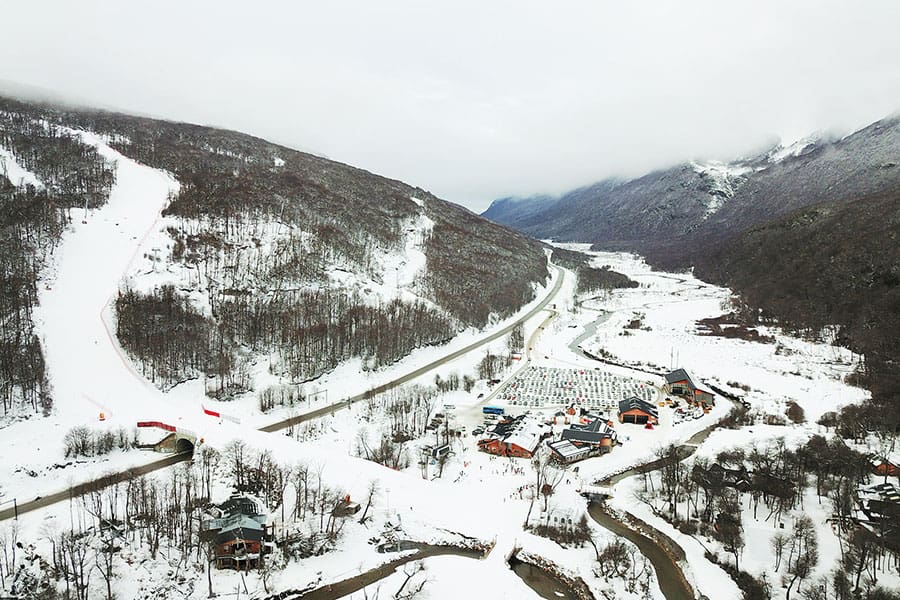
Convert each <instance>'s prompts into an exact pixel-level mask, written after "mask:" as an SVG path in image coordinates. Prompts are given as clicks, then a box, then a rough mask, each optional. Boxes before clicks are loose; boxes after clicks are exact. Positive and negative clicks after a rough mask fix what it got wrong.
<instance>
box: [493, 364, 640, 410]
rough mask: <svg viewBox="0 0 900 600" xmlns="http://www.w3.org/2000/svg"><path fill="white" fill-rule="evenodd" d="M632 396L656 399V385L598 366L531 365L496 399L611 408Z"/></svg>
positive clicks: (540, 405) (531, 404) (530, 405)
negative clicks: (604, 369)
mask: <svg viewBox="0 0 900 600" xmlns="http://www.w3.org/2000/svg"><path fill="white" fill-rule="evenodd" d="M631 396H637V397H638V398H641V399H643V400H646V401H648V402H655V401H656V400H657V388H656V387H655V386H654V385H653V384H652V383H650V382H647V381H642V380H639V379H635V378H632V377H623V376H621V375H616V374H614V373H610V372H608V371H603V370H599V369H578V368H573V369H560V368H554V367H538V366H530V367H528V368H527V369H525V370H524V371H522V372H521V373H519V374H518V375H517V376H516V377H515V379H513V380H512V381H511V382H510V383H509V385H507V386H506V388H505V389H504V390H503V391H502V392H500V394H499V395H498V396H497V400H498V401H499V402H501V403H506V404H508V405H509V406H521V407H528V408H544V407H553V406H569V405H572V404H574V405H575V406H578V407H584V408H593V409H598V410H607V411H612V410H616V409H617V408H618V405H619V401H620V400H624V399H625V398H628V397H631Z"/></svg>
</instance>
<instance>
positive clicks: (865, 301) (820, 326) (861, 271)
mask: <svg viewBox="0 0 900 600" xmlns="http://www.w3.org/2000/svg"><path fill="white" fill-rule="evenodd" d="M695 265H696V269H695V273H696V274H697V275H699V276H700V277H702V278H704V279H707V280H711V281H717V282H723V283H725V284H727V285H729V286H731V287H732V288H733V289H735V290H738V291H739V292H740V294H741V300H742V301H743V302H744V303H746V305H747V307H748V308H749V310H745V311H743V312H744V314H745V315H757V314H759V311H760V310H762V311H764V312H763V313H762V315H763V317H766V316H776V317H777V318H778V321H779V322H780V323H781V324H782V325H784V326H787V327H793V328H796V329H798V330H800V331H804V332H821V331H823V330H828V329H830V328H831V327H832V326H837V331H835V332H834V336H835V339H836V341H838V342H839V343H841V344H843V345H847V346H850V347H851V348H854V349H855V350H856V351H857V352H859V353H861V354H864V355H865V358H866V366H867V371H866V373H864V375H865V376H866V377H867V380H866V381H865V383H866V384H867V387H869V389H870V390H871V391H872V392H873V397H874V399H875V400H876V401H877V402H879V403H880V404H881V405H882V406H884V407H885V409H886V410H885V411H883V412H882V413H880V417H879V418H881V419H884V420H886V421H887V422H891V421H890V419H893V423H895V424H897V423H900V391H898V390H900V377H898V369H897V367H898V365H900V186H898V187H897V188H896V189H894V190H893V191H890V192H886V193H882V194H876V195H870V196H865V197H862V198H856V199H854V200H853V201H845V202H829V203H821V204H817V205H815V206H813V207H809V208H806V209H803V210H801V211H798V212H796V213H794V214H792V215H789V216H787V217H783V218H781V219H777V220H775V221H772V222H770V223H766V224H764V225H759V226H756V227H753V228H751V229H749V230H747V231H746V232H744V233H743V234H741V235H739V236H737V237H735V238H733V239H730V240H727V241H726V242H724V243H723V244H722V245H721V247H719V248H717V249H716V250H715V251H713V252H711V253H709V254H707V255H705V256H702V257H698V258H697V259H696V261H695Z"/></svg>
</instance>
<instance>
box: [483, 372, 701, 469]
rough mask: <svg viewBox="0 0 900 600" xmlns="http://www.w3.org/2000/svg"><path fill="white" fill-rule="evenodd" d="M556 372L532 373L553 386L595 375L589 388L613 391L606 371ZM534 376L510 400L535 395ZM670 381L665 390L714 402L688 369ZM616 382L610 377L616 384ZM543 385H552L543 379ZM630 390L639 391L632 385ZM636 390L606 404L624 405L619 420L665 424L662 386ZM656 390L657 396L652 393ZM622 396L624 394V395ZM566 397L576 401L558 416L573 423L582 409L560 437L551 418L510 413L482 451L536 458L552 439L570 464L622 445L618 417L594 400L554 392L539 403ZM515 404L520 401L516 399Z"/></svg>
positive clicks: (554, 450) (554, 451) (697, 402)
mask: <svg viewBox="0 0 900 600" xmlns="http://www.w3.org/2000/svg"><path fill="white" fill-rule="evenodd" d="M555 371H559V373H556V372H553V373H550V372H549V371H548V370H547V369H544V370H543V371H542V370H538V369H532V370H531V371H529V372H528V373H527V376H528V378H532V379H533V378H541V379H542V380H543V379H544V378H547V379H548V381H549V383H550V384H554V382H555V378H562V379H561V380H565V381H567V382H568V381H569V379H566V378H567V377H568V378H573V379H574V378H577V377H585V376H586V375H589V377H585V379H586V384H587V387H588V390H589V391H593V388H592V386H593V385H594V384H593V382H594V381H596V382H599V383H598V384H597V385H598V388H602V389H603V391H604V392H606V391H607V388H606V387H604V386H603V384H604V383H605V382H606V379H604V377H603V375H602V372H597V373H594V372H592V371H587V372H585V371H573V372H572V373H569V372H568V370H566V371H565V372H563V371H564V370H562V369H557V370H555ZM528 378H524V379H523V380H522V381H519V380H517V383H518V384H519V385H520V386H522V387H524V389H521V388H518V389H517V388H513V390H512V391H511V392H510V397H509V398H508V399H510V400H515V399H521V397H519V398H515V397H514V396H515V394H516V393H518V394H522V393H523V392H524V391H526V390H527V391H528V392H529V393H533V392H534V391H535V388H537V387H538V386H537V385H535V384H533V383H529V379H528ZM665 379H666V383H665V386H664V387H663V390H662V391H663V392H664V393H666V394H671V395H676V396H681V397H682V398H684V399H685V401H686V402H687V403H688V404H690V405H693V406H702V407H704V409H705V410H708V408H709V407H711V406H712V404H713V394H712V393H710V392H707V391H705V390H703V389H701V388H699V387H698V386H697V385H696V384H695V383H694V381H693V380H692V379H691V376H690V375H688V373H687V371H685V370H684V369H677V370H675V371H672V372H671V373H668V374H666V376H665ZM612 381H613V380H610V382H612ZM542 385H546V384H544V383H543V382H542ZM607 385H612V387H614V388H615V387H617V386H618V383H607ZM629 385H630V384H629ZM629 390H630V391H633V390H631V388H629ZM634 390H639V391H640V393H637V394H635V393H631V394H628V395H627V396H626V397H625V399H624V400H620V401H619V402H618V404H617V405H616V404H609V406H603V407H602V408H605V409H607V410H608V411H610V412H611V411H613V410H616V409H618V410H617V414H618V419H619V423H627V424H634V425H643V426H644V427H645V428H647V429H652V428H653V427H654V426H656V425H659V409H658V405H657V404H656V403H655V402H654V401H653V398H652V396H653V395H655V394H656V392H657V390H656V388H653V387H652V386H651V385H650V384H647V385H646V387H642V386H641V385H639V384H638V383H637V382H635V383H634ZM651 390H652V394H651V393H650V392H651ZM584 392H585V390H579V393H584ZM585 395H587V394H585ZM619 397H620V398H621V397H622V396H619ZM529 398H530V397H529ZM561 399H566V400H569V401H570V402H569V405H568V409H567V410H566V412H558V413H557V417H559V416H561V415H562V416H565V417H566V423H567V424H568V423H569V416H572V417H574V416H575V415H576V413H578V415H579V416H578V417H575V418H574V419H573V420H574V421H575V422H574V423H572V424H570V425H568V427H566V428H565V429H563V430H562V432H561V434H560V435H559V436H558V437H557V438H556V439H552V438H554V435H553V430H552V424H551V422H548V423H539V422H537V421H536V420H535V419H532V418H531V417H529V416H528V415H527V414H526V415H520V416H518V417H508V416H507V417H505V418H504V419H503V420H502V421H500V422H499V423H497V424H496V425H494V426H493V427H491V428H489V429H488V431H487V432H486V433H485V436H484V437H483V438H482V439H480V440H478V449H479V450H481V451H483V452H487V453H490V454H495V455H498V456H512V457H518V458H530V457H531V456H533V455H534V453H535V452H536V451H537V449H538V447H539V446H540V445H541V443H542V442H544V441H545V440H547V446H548V448H549V449H550V452H551V455H552V457H553V459H554V460H556V461H557V462H559V463H562V464H570V463H573V462H577V461H579V460H584V459H585V458H590V457H592V456H599V455H601V454H605V453H607V452H609V451H610V450H611V449H612V447H613V446H615V445H616V443H617V442H618V435H617V433H616V430H615V428H614V427H613V421H612V420H611V419H610V418H608V417H605V416H603V415H601V414H600V413H599V410H598V408H597V407H594V406H591V402H590V401H588V403H587V406H585V403H584V402H582V403H579V402H578V401H577V400H578V398H575V399H572V398H567V397H566V395H565V394H562V393H560V392H553V393H552V394H551V397H549V398H547V399H546V400H545V401H540V402H537V404H538V405H540V406H543V405H546V404H556V403H557V402H559V400H561ZM510 403H511V404H516V402H515V401H512V402H510ZM531 404H532V402H531V401H529V402H528V403H527V404H526V405H531ZM552 423H556V419H553V421H552Z"/></svg>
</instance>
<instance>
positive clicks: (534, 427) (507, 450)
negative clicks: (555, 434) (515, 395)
mask: <svg viewBox="0 0 900 600" xmlns="http://www.w3.org/2000/svg"><path fill="white" fill-rule="evenodd" d="M547 435H549V434H548V433H547V432H546V431H545V430H544V426H543V425H542V424H540V423H537V422H534V421H532V420H530V419H525V417H524V415H520V416H518V417H515V418H512V419H506V420H504V421H502V422H500V423H499V424H497V425H496V426H495V428H494V431H493V432H492V433H489V434H487V437H484V438H482V439H480V440H478V449H479V450H481V451H483V452H487V453H489V454H496V455H498V456H513V457H516V458H531V457H532V456H533V455H534V453H535V452H536V451H537V449H538V446H540V444H541V440H543V439H544V438H545V437H547Z"/></svg>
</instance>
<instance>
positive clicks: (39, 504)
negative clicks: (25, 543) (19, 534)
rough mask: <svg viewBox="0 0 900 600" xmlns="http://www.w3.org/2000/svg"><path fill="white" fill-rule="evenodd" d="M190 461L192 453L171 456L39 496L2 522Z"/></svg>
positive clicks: (0, 517) (10, 512) (3, 513)
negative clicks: (17, 515)
mask: <svg viewBox="0 0 900 600" xmlns="http://www.w3.org/2000/svg"><path fill="white" fill-rule="evenodd" d="M190 459H191V453H190V452H182V453H180V454H170V455H169V456H166V457H165V458H161V459H159V460H155V461H153V462H151V463H147V464H144V465H141V466H139V467H133V468H131V469H128V470H126V471H119V472H118V473H110V474H109V475H104V476H103V477H98V478H97V479H94V480H91V481H87V482H85V483H80V484H78V485H76V486H74V487H71V488H69V489H67V490H63V491H61V492H56V493H55V494H48V495H47V496H38V497H37V498H36V499H35V500H32V501H30V502H23V503H21V504H19V505H18V506H11V507H9V508H7V509H5V510H2V511H0V521H5V520H6V519H11V518H13V517H15V516H16V514H17V513H18V514H20V515H21V514H24V513H27V512H31V511H33V510H37V509H39V508H44V507H45V506H50V505H51V504H56V503H57V502H62V501H63V500H68V499H69V498H77V497H78V496H82V495H84V494H86V493H87V492H89V491H91V490H95V489H98V488H105V487H107V486H109V485H112V484H114V483H119V482H122V481H128V480H129V479H131V478H132V477H139V476H141V475H146V474H147V473H152V472H153V471H158V470H159V469H164V468H166V467H169V466H172V465H174V464H177V463H180V462H182V461H185V460H190Z"/></svg>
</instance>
